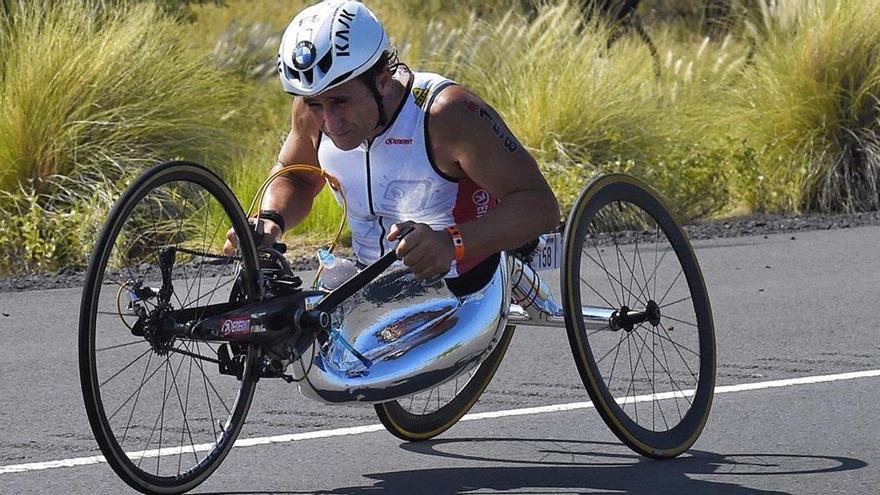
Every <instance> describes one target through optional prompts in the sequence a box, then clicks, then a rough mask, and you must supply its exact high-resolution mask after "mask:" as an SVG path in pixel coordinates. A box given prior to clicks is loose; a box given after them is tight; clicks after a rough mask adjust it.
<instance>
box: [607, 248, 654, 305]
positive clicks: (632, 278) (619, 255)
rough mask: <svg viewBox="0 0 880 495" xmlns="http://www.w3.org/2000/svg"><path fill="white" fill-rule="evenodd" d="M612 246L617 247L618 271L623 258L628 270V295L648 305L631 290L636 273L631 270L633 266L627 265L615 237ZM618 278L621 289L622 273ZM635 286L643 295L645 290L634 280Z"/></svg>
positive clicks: (622, 287)
mask: <svg viewBox="0 0 880 495" xmlns="http://www.w3.org/2000/svg"><path fill="white" fill-rule="evenodd" d="M612 238H613V236H612ZM614 248H615V249H617V253H618V256H617V263H618V265H617V267H618V272H619V271H620V260H623V264H624V265H625V266H626V269H627V271H629V274H630V279H629V280H630V284H629V288H626V291H627V292H628V293H629V294H630V295H632V297H634V298H635V299H636V301H638V302H640V303H641V304H644V305H645V306H647V305H648V303H647V301H643V300H642V299H641V298H640V297H639V296H637V295H636V294H635V293H634V292H633V291H632V282H633V281H634V280H635V278H636V274H635V272H634V271H633V268H631V267H630V266H629V263H627V262H626V255H625V254H624V253H623V251H621V250H620V246H618V244H617V239H614ZM633 267H635V254H634V255H633ZM620 280H621V282H620V287H621V289H624V288H625V287H624V286H623V275H622V274H621V275H620ZM636 287H637V288H638V289H639V292H641V295H642V296H644V295H645V291H644V290H643V289H642V287H641V285H640V284H639V283H638V282H636ZM630 302H631V301H630V300H627V306H629V305H630V304H629V303H630Z"/></svg>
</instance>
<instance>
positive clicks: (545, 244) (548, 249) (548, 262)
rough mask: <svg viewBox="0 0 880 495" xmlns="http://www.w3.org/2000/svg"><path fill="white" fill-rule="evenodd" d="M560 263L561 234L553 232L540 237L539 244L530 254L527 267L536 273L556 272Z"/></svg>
mask: <svg viewBox="0 0 880 495" xmlns="http://www.w3.org/2000/svg"><path fill="white" fill-rule="evenodd" d="M561 263H562V234H560V233H558V232H554V233H552V234H544V235H542V236H541V242H540V244H538V247H537V248H535V251H534V252H533V253H532V261H531V262H530V263H529V266H531V267H532V270H535V271H536V272H544V271H547V270H558V269H559V265H560V264H561Z"/></svg>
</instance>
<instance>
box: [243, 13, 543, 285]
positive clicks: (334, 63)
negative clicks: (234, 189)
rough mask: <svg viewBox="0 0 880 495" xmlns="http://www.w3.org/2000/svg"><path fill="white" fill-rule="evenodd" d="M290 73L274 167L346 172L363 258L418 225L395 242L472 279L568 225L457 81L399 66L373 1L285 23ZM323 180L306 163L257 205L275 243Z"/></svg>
mask: <svg viewBox="0 0 880 495" xmlns="http://www.w3.org/2000/svg"><path fill="white" fill-rule="evenodd" d="M279 73H280V77H281V83H282V85H283V87H284V89H285V91H287V92H288V93H290V94H291V95H293V96H295V97H296V98H295V99H294V102H293V108H292V118H291V127H292V129H291V131H290V133H289V134H288V136H287V139H286V141H285V142H284V145H283V146H282V148H281V152H280V153H279V156H278V164H277V165H276V167H275V169H273V171H274V170H277V169H278V168H279V167H281V166H282V165H287V164H296V163H302V164H310V165H314V166H315V167H320V168H322V169H324V170H325V171H327V172H328V173H330V174H331V175H333V176H334V177H336V178H337V179H338V180H339V183H340V185H341V188H342V190H343V192H344V193H345V197H346V199H347V203H348V208H349V209H348V221H349V226H350V228H351V231H352V247H353V249H354V252H355V254H356V255H357V258H358V261H359V262H360V263H362V264H368V263H371V262H373V261H375V260H376V259H378V258H379V257H381V256H382V255H383V254H385V253H387V252H388V251H389V250H391V249H394V244H395V241H397V240H398V236H399V234H400V233H401V231H402V230H403V229H405V228H407V227H408V226H413V227H414V230H413V231H412V232H411V233H410V234H409V235H407V236H406V237H405V239H403V240H401V241H400V243H399V244H398V245H397V247H396V249H397V255H398V257H399V258H400V259H402V260H403V262H404V264H405V265H406V266H408V267H409V268H410V269H411V270H412V271H413V272H414V273H415V276H416V278H418V279H427V278H432V277H436V276H440V275H446V277H447V281H448V280H451V279H455V278H456V277H459V276H462V277H461V278H462V279H464V278H465V277H464V276H463V275H465V274H471V273H477V272H487V271H489V270H491V271H493V272H494V264H492V263H493V259H494V263H497V253H498V252H500V251H502V250H505V249H513V248H516V247H518V246H521V245H523V244H525V243H527V242H529V241H531V240H533V239H535V238H536V237H537V236H538V235H540V234H541V233H544V232H547V231H550V230H552V229H553V228H554V227H555V226H556V225H557V224H558V222H559V218H560V216H559V206H558V204H557V202H556V198H555V197H554V195H553V192H552V191H551V189H550V187H549V186H548V185H547V182H546V181H545V180H544V177H543V176H542V175H541V173H540V172H539V170H538V166H537V164H536V162H535V160H534V159H533V158H532V156H531V155H530V154H529V153H528V151H526V149H525V148H524V147H523V146H522V145H521V144H520V143H519V142H518V141H517V139H516V137H515V136H514V135H513V134H512V133H511V132H510V130H509V129H508V128H507V126H506V125H505V124H504V122H503V121H502V119H501V117H500V116H499V115H498V114H497V113H495V111H494V110H493V109H492V108H491V107H489V106H488V105H487V104H486V103H485V102H483V100H481V99H480V98H479V97H477V96H476V95H474V94H473V93H471V92H469V91H468V90H466V89H464V88H462V87H461V86H458V85H456V84H455V83H453V82H452V81H450V80H448V79H445V78H443V77H441V76H438V75H436V74H428V73H418V72H412V71H410V70H409V69H408V68H407V67H405V66H403V65H402V64H398V63H397V62H396V56H395V53H394V49H393V47H392V46H391V44H390V42H389V40H388V36H387V34H386V33H385V31H384V29H383V27H382V24H381V23H380V22H379V20H378V19H376V17H375V15H374V14H373V13H372V12H371V11H370V10H369V9H367V7H365V6H364V5H363V4H361V3H359V2H353V1H338V0H331V1H325V2H322V3H319V4H317V5H314V6H312V7H309V8H306V9H305V10H303V11H302V12H300V13H299V14H298V15H297V16H296V17H295V18H294V19H293V21H292V22H291V23H290V25H289V26H288V27H287V29H286V31H285V33H284V36H283V39H282V42H281V48H280V52H279ZM536 118H537V117H536ZM281 179H283V180H281ZM323 185H324V181H323V180H322V179H321V178H320V177H319V176H318V175H316V174H305V173H301V174H296V173H291V174H287V175H284V176H282V178H280V179H279V180H276V181H274V182H273V183H272V184H271V186H270V187H269V188H268V191H267V194H266V196H265V198H264V200H263V204H262V205H261V208H262V211H261V213H260V215H259V217H260V218H261V219H262V220H263V221H262V222H260V223H261V224H263V230H264V232H265V233H266V234H268V235H266V236H264V239H263V242H264V243H271V242H275V241H277V240H278V239H279V238H280V237H281V235H282V233H283V231H284V230H285V229H286V228H290V227H292V226H294V225H296V224H298V223H299V222H301V221H302V220H303V219H304V218H305V217H306V215H307V214H308V212H309V210H310V209H311V206H312V201H313V198H314V197H315V196H316V195H317V194H318V192H319V191H320V190H321V188H322V187H323ZM229 237H230V238H229V242H228V243H227V248H232V246H233V245H234V243H235V241H236V239H235V238H234V233H232V232H231V233H230V236H229ZM493 256H494V258H493ZM490 265H491V266H490ZM480 267H483V268H482V269H478V268H480ZM487 267H488V268H487Z"/></svg>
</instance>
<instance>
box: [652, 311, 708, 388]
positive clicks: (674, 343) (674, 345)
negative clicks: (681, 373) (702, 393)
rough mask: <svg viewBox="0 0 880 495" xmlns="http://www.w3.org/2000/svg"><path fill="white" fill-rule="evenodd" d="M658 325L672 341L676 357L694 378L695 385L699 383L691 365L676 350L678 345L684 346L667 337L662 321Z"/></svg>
mask: <svg viewBox="0 0 880 495" xmlns="http://www.w3.org/2000/svg"><path fill="white" fill-rule="evenodd" d="M659 326H660V329H661V330H663V332H664V333H666V336H667V337H668V338H669V341H670V342H672V344H673V349H675V352H676V353H677V354H678V357H679V358H681V362H682V363H684V365H685V367H686V368H687V369H688V371H689V372H690V373H691V376H692V377H693V378H694V382H695V383H696V384H697V385H699V384H700V379H699V378H697V374H696V373H694V370H692V369H691V367H690V365H689V364H688V362H687V360H686V359H685V358H684V356H682V355H681V351H680V350H678V348H679V347H684V346H680V345H679V344H678V343H676V342H674V341H673V340H672V337H669V331H668V330H666V327H664V326H663V324H662V323H661V324H660V325H659ZM691 352H693V351H691ZM697 356H699V354H697Z"/></svg>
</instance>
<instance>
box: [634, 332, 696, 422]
mask: <svg viewBox="0 0 880 495" xmlns="http://www.w3.org/2000/svg"><path fill="white" fill-rule="evenodd" d="M639 327H641V328H645V327H643V326H642V325H639ZM634 333H635V334H636V335H638V337H639V338H640V339H641V340H642V344H643V347H642V348H643V349H644V348H645V347H647V346H648V339H646V338H645V337H644V336H643V335H641V334H640V333H638V332H634ZM654 344H655V339H654V335H653V334H652V335H651V347H652V348H651V349H649V351H648V352H650V353H651V356H652V360H651V376H650V377H649V376H648V367H647V366H646V365H645V361H644V360H642V368H643V369H644V371H645V377H646V378H648V379H649V380H650V383H651V394H652V395H656V394H657V389H656V387H655V386H654V382H655V381H656V371H655V364H658V363H659V364H660V368H662V369H663V371H665V372H666V376H668V377H669V381H670V382H671V383H672V385H673V386H674V387H675V388H677V389H678V391H679V392H680V393H681V394H682V395H683V396H685V398H686V397H687V396H686V395H685V394H684V390H683V389H682V388H681V386H680V385H678V382H676V381H675V378H673V377H672V372H670V371H669V370H668V369H666V368H664V367H663V363H661V362H660V360H659V358H658V357H657V354H656V353H654V349H653V346H654ZM651 402H652V403H656V402H657V401H656V400H652V401H651ZM688 403H690V400H688ZM656 409H659V410H660V417H661V419H663V424H664V425H665V426H666V429H667V430H669V423H668V422H667V421H666V416H665V415H664V414H663V407H662V406H658V407H657V408H656ZM651 415H652V418H651V421H652V425H653V424H654V421H655V420H654V418H653V415H654V408H652V410H651ZM655 431H656V430H655Z"/></svg>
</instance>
